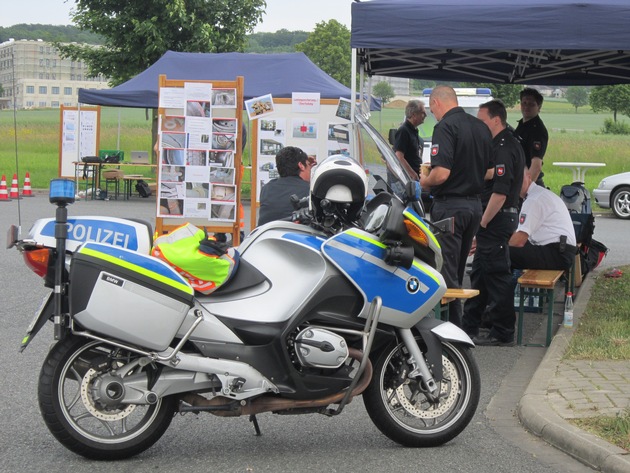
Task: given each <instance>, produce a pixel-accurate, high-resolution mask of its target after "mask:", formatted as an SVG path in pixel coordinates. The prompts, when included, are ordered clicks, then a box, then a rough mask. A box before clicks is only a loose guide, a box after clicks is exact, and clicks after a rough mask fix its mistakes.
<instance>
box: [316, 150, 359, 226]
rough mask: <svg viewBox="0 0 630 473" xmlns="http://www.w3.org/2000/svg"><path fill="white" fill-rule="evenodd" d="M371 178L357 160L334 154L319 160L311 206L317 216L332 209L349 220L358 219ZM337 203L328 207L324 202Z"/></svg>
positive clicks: (321, 215) (319, 216)
mask: <svg viewBox="0 0 630 473" xmlns="http://www.w3.org/2000/svg"><path fill="white" fill-rule="evenodd" d="M367 190H368V179H367V176H366V174H365V171H364V170H363V168H362V167H361V166H360V165H359V163H357V162H356V161H355V160H354V159H352V158H349V157H347V156H344V155H342V154H333V155H332V156H329V157H327V158H326V159H324V160H323V161H322V162H321V163H319V164H318V165H317V166H315V168H314V169H313V174H312V175H311V201H310V207H311V212H313V214H314V216H315V217H316V218H321V217H323V216H324V215H326V214H327V213H329V212H330V211H331V210H332V211H335V212H337V213H338V214H339V216H341V217H343V218H346V219H348V220H356V219H357V218H359V215H360V214H361V211H362V210H363V204H364V203H365V198H366V197H367ZM324 200H326V201H328V203H332V204H335V205H333V206H331V207H330V208H326V207H327V205H328V204H326V203H325V204H324V206H322V201H324Z"/></svg>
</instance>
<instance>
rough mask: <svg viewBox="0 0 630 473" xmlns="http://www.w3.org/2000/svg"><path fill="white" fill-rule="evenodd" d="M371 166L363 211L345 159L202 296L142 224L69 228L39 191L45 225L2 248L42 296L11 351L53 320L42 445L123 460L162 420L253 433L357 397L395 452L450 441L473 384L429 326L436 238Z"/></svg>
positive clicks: (454, 347) (470, 401) (355, 168)
mask: <svg viewBox="0 0 630 473" xmlns="http://www.w3.org/2000/svg"><path fill="white" fill-rule="evenodd" d="M364 126H367V127H369V125H367V124H366V125H364ZM366 130H367V132H368V133H376V132H375V131H374V130H373V129H370V128H366ZM379 146H380V145H379ZM385 146H386V145H385ZM387 149H389V148H387ZM378 154H379V155H378V156H377V157H374V158H373V160H372V164H374V165H375V166H376V167H380V169H381V170H382V171H383V173H386V175H387V177H386V178H384V177H381V176H378V175H376V174H374V170H373V169H372V170H371V174H370V180H376V181H377V183H376V185H375V186H374V188H375V189H376V190H379V188H380V192H379V193H378V194H376V195H375V196H373V197H372V198H370V199H369V201H368V202H367V203H366V195H367V189H368V178H367V176H366V173H365V171H364V167H362V166H360V165H359V164H358V163H357V162H356V161H354V160H353V159H351V158H347V157H345V156H340V155H334V156H331V157H329V158H327V159H325V160H324V161H322V162H321V163H320V164H319V165H318V166H316V167H315V168H314V170H313V175H312V179H311V193H310V203H309V208H308V209H307V210H305V211H300V212H299V213H297V214H296V217H295V220H297V221H299V222H300V223H295V222H284V221H276V222H270V223H268V224H266V225H264V226H261V227H259V228H257V229H256V230H255V231H253V232H252V233H251V234H250V235H249V236H248V237H247V238H246V239H245V240H244V241H243V243H242V244H241V245H240V246H239V247H238V253H239V254H240V261H239V264H238V267H237V269H236V271H234V273H233V274H232V276H231V278H230V280H229V281H228V282H227V283H226V284H224V285H223V286H221V287H220V288H219V289H218V290H216V291H215V292H213V293H212V294H210V295H199V294H196V293H195V292H194V291H193V289H192V287H191V286H190V284H189V283H188V282H187V280H186V279H184V278H183V277H182V276H181V275H180V274H179V273H178V272H177V271H175V270H174V269H173V268H172V267H171V266H169V265H167V264H166V263H165V262H163V261H161V260H159V259H156V258H154V257H152V256H149V248H150V247H151V230H150V226H149V225H146V224H144V223H143V222H138V221H134V220H126V219H118V218H111V217H109V218H108V217H77V218H68V215H67V212H68V209H67V207H68V204H70V203H71V202H72V201H73V199H74V183H73V182H72V181H66V180H53V181H52V183H51V192H50V200H51V202H52V203H55V204H56V205H57V210H56V217H55V218H54V219H50V218H49V219H41V220H39V221H37V222H36V223H35V224H34V225H33V227H32V228H31V229H30V231H29V234H28V236H27V237H26V238H24V239H19V238H18V234H17V229H16V228H12V229H11V230H10V232H9V239H8V247H16V248H17V249H18V250H19V251H20V252H21V253H22V254H23V257H24V259H25V262H26V264H27V266H28V267H29V268H30V269H32V270H33V271H34V272H35V273H36V274H38V275H39V276H41V277H42V278H43V279H44V282H45V285H46V286H47V287H50V288H51V289H52V291H51V294H50V296H49V297H48V298H46V299H45V301H44V302H43V304H42V307H41V308H40V309H39V311H38V313H37V314H36V317H35V319H34V320H33V322H32V323H31V325H30V326H29V328H28V330H27V335H26V336H25V338H24V340H23V341H22V349H24V348H26V347H27V346H28V344H29V343H30V341H31V340H32V339H33V337H35V335H36V334H37V333H38V331H39V330H40V329H41V328H42V326H44V325H45V324H46V323H47V322H48V321H51V322H52V323H53V326H54V337H55V339H56V343H55V344H54V345H53V346H52V348H51V349H50V351H49V353H48V355H47V356H46V359H45V360H44V364H43V366H42V369H41V372H40V377H39V386H38V398H39V407H40V411H41V413H42V416H43V418H44V421H45V423H46V425H47V427H48V428H49V430H50V431H51V433H52V434H53V435H54V436H55V437H56V439H57V440H58V441H59V442H60V443H61V444H63V445H64V446H65V447H66V448H68V449H69V450H71V451H73V452H75V453H77V454H79V455H82V456H84V457H87V458H90V459H105V460H114V459H123V458H128V457H131V456H133V455H137V454H139V453H141V452H143V451H144V450H146V449H148V448H149V447H151V446H152V445H153V444H155V443H156V442H157V441H158V440H159V439H160V437H161V436H162V435H163V434H164V432H165V431H166V429H167V428H168V427H169V424H170V423H171V420H172V419H173V417H174V414H175V413H180V414H185V413H202V412H205V413H211V414H214V415H215V416H219V417H235V416H249V418H250V420H251V421H252V422H253V425H254V428H255V429H256V432H257V433H260V427H259V424H258V418H257V415H258V414H261V413H265V412H271V413H276V414H296V415H297V414H306V413H319V414H323V415H326V416H331V417H332V416H336V415H338V414H340V413H341V412H342V410H343V409H344V407H345V406H346V405H347V404H348V403H349V402H350V401H351V400H352V399H353V398H354V397H356V396H359V395H362V397H363V401H364V404H365V408H366V410H367V413H368V414H369V416H370V418H371V420H372V421H373V423H374V424H375V425H376V427H377V428H378V429H379V430H380V431H381V432H382V433H383V434H384V435H386V436H387V437H389V438H390V439H392V440H393V441H395V442H397V443H399V444H401V445H403V446H408V447H433V446H438V445H441V444H444V443H445V442H448V441H449V440H451V439H453V438H455V437H456V436H457V435H458V434H459V433H461V432H462V430H463V429H464V428H465V427H466V426H467V425H468V423H469V422H470V420H471V419H472V417H473V415H474V413H475V410H476V407H477V404H478V400H479V395H480V376H479V369H478V366H477V364H476V361H475V360H474V358H473V356H472V353H471V347H473V343H472V342H471V340H470V338H469V337H468V336H467V335H466V334H465V333H464V332H463V331H461V330H460V329H459V328H457V327H456V326H454V325H453V324H451V323H449V322H444V321H442V320H440V319H439V318H437V317H435V316H434V311H435V310H436V309H435V308H436V306H439V303H440V299H441V298H442V296H443V294H444V293H445V290H446V286H445V283H444V280H443V278H442V276H441V275H440V272H439V269H440V267H441V264H442V257H441V253H440V246H439V244H438V242H437V240H436V238H435V236H434V231H437V227H439V224H438V223H437V222H436V223H429V222H428V221H426V220H425V219H424V218H423V216H422V207H421V203H420V201H419V192H418V190H417V189H416V186H414V183H413V182H411V180H410V179H409V178H408V176H405V175H404V171H403V170H402V168H401V167H400V166H399V165H398V164H397V161H396V160H395V157H394V158H391V156H389V155H388V154H387V152H386V150H385V149H384V148H383V150H382V152H380V153H378ZM369 165H370V164H369V163H368V164H366V166H369ZM79 228H82V229H83V230H81V231H80V232H78V231H77V229H79ZM87 229H89V230H87ZM432 229H433V230H432ZM89 232H91V233H92V238H93V239H95V240H98V242H97V241H87V240H88V238H87V237H86V234H87V233H89ZM77 233H81V234H82V235H83V237H79V236H77ZM97 233H98V234H99V236H100V237H101V238H100V239H99V238H95V235H96V234H97ZM104 241H106V242H107V243H104ZM108 243H111V244H108ZM184 419H186V417H184Z"/></svg>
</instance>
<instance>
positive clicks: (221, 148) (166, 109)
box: [156, 76, 243, 244]
mask: <svg viewBox="0 0 630 473" xmlns="http://www.w3.org/2000/svg"><path fill="white" fill-rule="evenodd" d="M242 103H243V78H242V77H238V78H236V80H235V81H185V80H168V79H167V78H166V77H165V76H160V85H159V114H158V153H159V154H158V156H159V159H158V182H157V218H156V230H157V232H158V234H162V233H165V232H167V231H170V230H172V229H173V228H175V227H178V226H180V225H182V224H183V223H185V222H190V223H192V224H193V225H196V226H199V227H206V228H207V230H208V231H209V232H215V233H216V232H220V233H231V234H232V238H233V240H232V241H233V242H234V244H238V242H239V219H240V216H239V208H240V204H241V202H240V184H241V180H242V175H241V172H242V171H241V169H242V167H241V161H242V159H241V158H242V156H241V152H242V146H241V143H242V136H241V135H242V133H241V130H242V128H241V123H242V121H241V116H242V110H241V106H240V104H242Z"/></svg>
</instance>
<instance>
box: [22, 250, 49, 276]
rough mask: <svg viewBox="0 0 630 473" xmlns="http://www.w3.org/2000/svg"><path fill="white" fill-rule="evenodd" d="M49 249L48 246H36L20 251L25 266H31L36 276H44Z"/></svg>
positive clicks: (46, 269)
mask: <svg viewBox="0 0 630 473" xmlns="http://www.w3.org/2000/svg"><path fill="white" fill-rule="evenodd" d="M51 251H52V250H50V249H49V248H37V249H34V250H26V251H24V252H23V253H22V255H23V257H24V262H25V263H26V266H28V267H29V268H31V269H32V270H33V272H34V273H35V274H37V275H38V276H41V277H42V278H43V277H46V272H47V271H48V262H49V261H50V254H51Z"/></svg>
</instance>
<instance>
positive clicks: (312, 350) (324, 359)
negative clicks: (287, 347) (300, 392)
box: [295, 327, 348, 368]
mask: <svg viewBox="0 0 630 473" xmlns="http://www.w3.org/2000/svg"><path fill="white" fill-rule="evenodd" d="M295 354H296V356H297V359H298V361H299V362H300V364H301V365H302V366H306V367H309V368H339V367H340V366H341V365H342V364H343V363H344V362H345V361H346V360H347V359H348V345H347V343H346V341H345V339H344V338H343V337H341V336H339V335H337V334H336V333H333V332H331V331H329V330H326V329H323V328H310V327H309V328H305V329H304V330H301V331H300V332H299V333H298V334H297V335H296V337H295Z"/></svg>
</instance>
